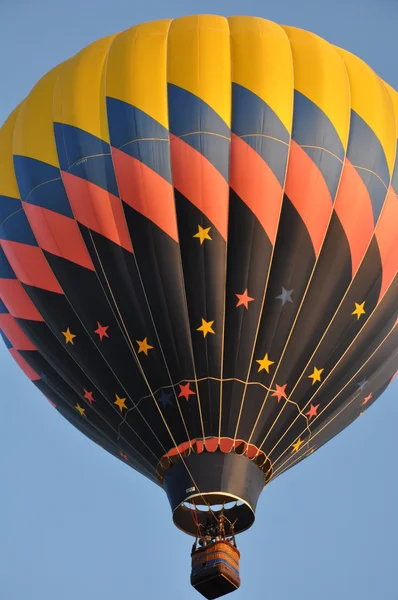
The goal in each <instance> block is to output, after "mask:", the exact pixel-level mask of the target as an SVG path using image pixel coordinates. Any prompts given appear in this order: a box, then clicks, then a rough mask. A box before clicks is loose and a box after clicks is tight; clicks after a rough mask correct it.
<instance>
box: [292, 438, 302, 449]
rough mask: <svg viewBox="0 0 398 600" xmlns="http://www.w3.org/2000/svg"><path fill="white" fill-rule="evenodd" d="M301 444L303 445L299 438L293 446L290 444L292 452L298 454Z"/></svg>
mask: <svg viewBox="0 0 398 600" xmlns="http://www.w3.org/2000/svg"><path fill="white" fill-rule="evenodd" d="M301 444H304V442H303V440H302V439H301V438H299V439H298V440H297V442H296V443H295V444H292V448H293V450H292V452H298V450H299V448H300V446H301Z"/></svg>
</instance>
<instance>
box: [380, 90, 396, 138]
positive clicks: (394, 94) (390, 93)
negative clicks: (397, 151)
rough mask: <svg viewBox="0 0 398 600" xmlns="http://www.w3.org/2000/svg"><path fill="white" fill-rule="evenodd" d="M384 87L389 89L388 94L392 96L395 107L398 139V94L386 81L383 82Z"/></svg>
mask: <svg viewBox="0 0 398 600" xmlns="http://www.w3.org/2000/svg"><path fill="white" fill-rule="evenodd" d="M383 83H384V85H385V86H386V88H387V92H388V93H389V95H390V98H391V101H392V104H393V107H394V114H395V131H396V137H397V138H398V92H396V91H395V90H394V88H392V87H391V85H389V84H388V83H386V82H385V81H383Z"/></svg>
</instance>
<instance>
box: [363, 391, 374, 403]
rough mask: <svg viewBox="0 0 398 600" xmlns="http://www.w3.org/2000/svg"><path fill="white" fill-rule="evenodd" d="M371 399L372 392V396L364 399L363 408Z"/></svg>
mask: <svg viewBox="0 0 398 600" xmlns="http://www.w3.org/2000/svg"><path fill="white" fill-rule="evenodd" d="M371 398H372V392H370V394H369V395H368V396H366V398H364V399H363V402H362V406H363V405H364V404H367V403H368V402H369V400H370V399H371Z"/></svg>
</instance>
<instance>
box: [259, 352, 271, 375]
mask: <svg viewBox="0 0 398 600" xmlns="http://www.w3.org/2000/svg"><path fill="white" fill-rule="evenodd" d="M256 363H258V364H259V365H260V366H259V368H258V371H257V372H258V373H259V372H260V371H262V370H263V369H264V370H265V371H267V373H269V368H270V366H271V365H273V364H274V361H273V360H270V359H269V358H268V352H267V354H266V355H265V356H264V358H263V359H262V360H256Z"/></svg>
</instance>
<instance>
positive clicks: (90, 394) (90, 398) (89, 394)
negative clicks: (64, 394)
mask: <svg viewBox="0 0 398 600" xmlns="http://www.w3.org/2000/svg"><path fill="white" fill-rule="evenodd" d="M83 391H84V396H83V398H86V400H88V401H89V402H90V404H93V402H95V400H94V398H93V392H88V391H87V390H86V388H83Z"/></svg>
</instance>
